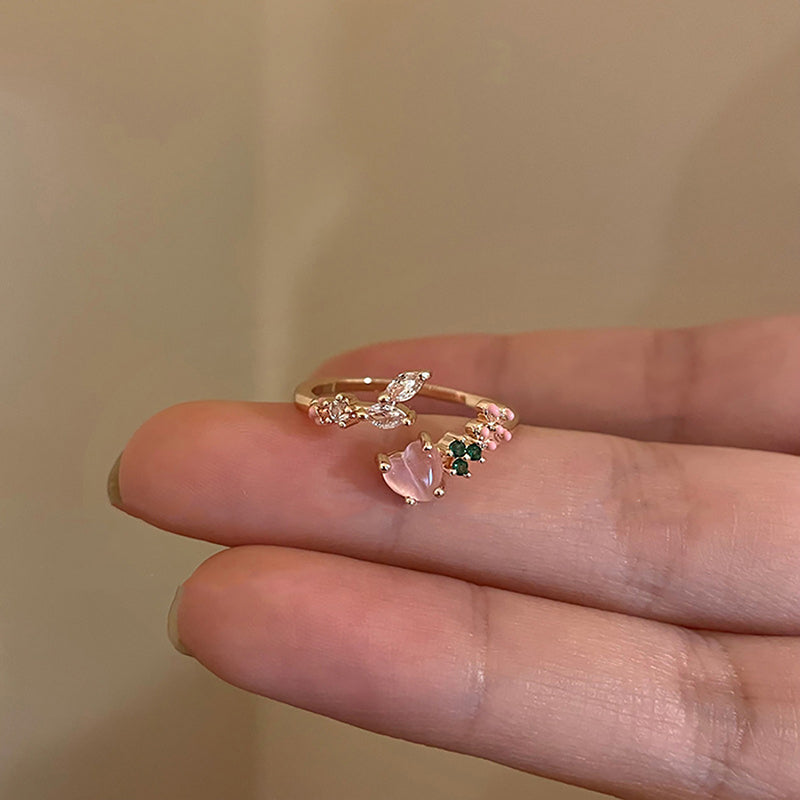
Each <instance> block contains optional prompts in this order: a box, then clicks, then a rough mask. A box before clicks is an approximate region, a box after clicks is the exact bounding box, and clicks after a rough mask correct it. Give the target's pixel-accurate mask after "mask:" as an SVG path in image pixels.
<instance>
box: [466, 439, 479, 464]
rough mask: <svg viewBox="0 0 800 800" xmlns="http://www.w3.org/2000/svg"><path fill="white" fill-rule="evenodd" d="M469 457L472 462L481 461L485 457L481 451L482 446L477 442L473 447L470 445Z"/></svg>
mask: <svg viewBox="0 0 800 800" xmlns="http://www.w3.org/2000/svg"><path fill="white" fill-rule="evenodd" d="M467 455H468V456H469V457H470V459H471V460H472V461H480V460H481V457H482V455H483V450H481V446H480V445H479V444H478V443H477V442H473V443H472V444H471V445H469V447H467Z"/></svg>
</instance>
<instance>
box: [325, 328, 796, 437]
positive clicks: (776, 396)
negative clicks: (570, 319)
mask: <svg viewBox="0 0 800 800" xmlns="http://www.w3.org/2000/svg"><path fill="white" fill-rule="evenodd" d="M410 369H426V370H429V371H430V372H431V373H432V374H433V382H435V383H437V384H440V385H444V386H452V387H454V388H458V389H463V390H466V391H471V392H476V393H478V394H483V395H485V396H486V397H496V398H498V399H499V400H502V401H503V402H505V403H508V404H509V405H511V406H513V407H515V408H517V409H518V410H519V411H520V413H521V418H522V420H523V421H524V422H527V423H528V424H531V425H537V426H540V427H547V428H566V429H573V430H591V431H602V432H605V433H612V434H616V435H619V436H626V437H630V438H634V439H644V440H653V441H669V442H685V443H695V444H714V445H725V446H734V447H747V448H752V449H760V450H775V451H782V452H789V453H798V452H800V317H798V316H794V317H778V318H771V319H757V320H744V321H738V322H728V323H723V324H717V325H707V326H702V327H693V328H680V329H664V330H659V329H645V328H619V329H603V330H582V331H536V332H532V333H520V334H513V335H496V334H463V335H453V336H433V337H428V338H424V339H410V340H405V341H393V342H381V343H379V344H374V345H370V346H368V347H364V348H361V349H358V350H354V351H351V352H349V353H345V354H343V355H340V356H336V357H335V358H333V359H331V360H329V361H327V362H326V363H325V364H323V365H322V366H321V367H320V368H319V369H318V370H317V374H319V375H325V376H338V375H341V376H348V377H359V376H362V375H369V376H372V377H392V376H393V375H394V374H396V373H397V372H400V371H403V370H410ZM419 402H420V404H421V407H425V408H426V409H427V410H435V411H441V410H442V407H441V406H437V405H435V404H434V403H431V402H428V403H427V404H425V403H424V401H422V399H421V398H420V401H419ZM447 413H450V412H447Z"/></svg>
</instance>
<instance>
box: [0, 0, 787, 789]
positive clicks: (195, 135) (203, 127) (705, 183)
mask: <svg viewBox="0 0 800 800" xmlns="http://www.w3.org/2000/svg"><path fill="white" fill-rule="evenodd" d="M799 81H800V6H798V4H797V3H796V2H795V0H768V1H765V0H746V1H745V0H701V2H698V1H697V0H671V1H670V2H666V1H664V2H647V1H646V0H608V1H607V2H603V3H597V2H576V1H575V0H526V2H518V1H517V0H492V2H478V0H439V1H438V2H435V1H432V0H431V1H426V2H422V1H420V2H411V1H410V0H403V1H402V2H400V1H398V0H383V1H376V0H371V1H370V2H367V0H348V1H342V2H338V3H337V2H332V1H331V0H309V1H308V2H298V0H225V2H222V0H159V2H124V0H123V1H122V2H116V3H109V2H107V1H106V2H101V0H49V1H45V2H35V3H34V2H31V1H30V0H2V2H0V288H1V289H2V291H0V331H2V342H3V346H2V347H1V348H0V359H1V360H2V361H1V363H0V386H1V387H2V394H1V395H0V421H1V423H2V451H1V452H2V458H0V478H1V479H2V484H1V488H0V525H2V551H1V554H0V797H1V798H3V800H51V798H52V799H55V798H58V800H78V799H80V800H87V798H88V799H89V800H93V799H94V798H102V799H103V800H105V798H112V797H113V798H115V800H133V799H134V798H136V799H137V800H138V799H139V798H148V799H149V800H161V798H165V799H166V798H170V799H173V798H192V800H211V799H212V798H214V799H215V800H216V799H217V798H220V797H227V798H241V799H242V800H306V799H311V798H313V799H314V800H317V799H318V798H325V799H326V800H345V799H347V800H360V799H361V798H381V799H382V800H384V799H386V800H395V799H397V800H406V799H407V798H425V799H427V798H432V799H433V800H456V799H457V800H488V799H489V798H508V799H509V800H514V798H574V799H575V800H578V798H589V797H596V796H598V795H593V794H591V793H589V792H586V791H582V790H578V789H571V788H567V787H562V786H560V785H557V784H555V783H551V782H548V781H544V780H541V779H538V778H534V777H531V776H527V775H523V774H520V773H515V772H513V771H511V770H508V769H505V768H501V767H498V766H495V765H492V764H488V763H485V762H482V761H479V760H477V759H471V758H467V757H462V756H457V755H453V754H448V753H443V752H438V751H434V750H430V749H426V748H422V747H418V746H415V745H411V744H407V743H404V742H395V741H391V740H388V739H385V738H382V737H379V736H375V735H372V734H369V733H366V732H363V731H358V730H355V729H351V728H348V727H346V726H344V725H341V724H338V723H334V722H331V721H328V720H325V719H322V718H318V717H315V716H314V715H311V714H308V713H305V712H301V711H296V710H294V709H291V708H288V707H285V706H280V705H278V704H276V703H272V702H270V701H267V700H262V699H258V698H252V697H250V696H247V695H245V694H244V693H243V692H240V691H237V690H235V689H232V688H230V687H228V686H226V685H224V684H222V683H221V682H220V681H218V680H217V679H216V678H214V677H213V676H211V675H210V674H206V673H205V672H204V671H203V670H202V668H200V667H199V665H198V664H196V663H195V662H193V661H192V660H191V659H187V658H182V657H180V656H178V655H176V654H175V653H174V652H173V651H172V649H171V647H170V645H169V644H168V642H167V639H166V636H165V634H164V615H165V613H166V610H167V606H168V604H169V601H170V599H171V596H172V593H173V591H174V588H175V586H177V584H179V583H180V582H181V581H182V580H183V579H184V578H185V577H186V576H187V575H188V574H189V573H190V572H191V571H192V569H193V568H194V566H195V565H196V564H197V563H198V562H200V561H201V560H202V559H203V558H205V557H206V555H207V554H209V553H210V552H211V551H212V548H210V547H208V546H204V545H202V544H199V543H196V542H190V541H184V540H180V539H178V538H177V537H173V536H169V535H167V534H164V533H162V532H160V531H156V530H154V529H150V528H148V527H146V526H145V525H143V524H140V523H138V522H136V521H134V520H131V519H127V518H125V517H123V516H122V515H121V514H119V513H114V512H112V510H111V509H110V508H108V507H107V505H106V502H105V487H104V482H105V476H106V472H107V470H108V468H109V467H110V465H111V463H112V462H113V460H114V458H115V457H116V455H117V453H118V451H119V450H120V449H121V447H122V446H123V445H124V443H125V441H126V439H127V437H128V435H129V434H130V433H131V432H132V431H133V429H134V428H135V427H136V426H137V425H138V424H139V423H140V422H141V421H143V420H144V419H145V418H146V417H148V416H149V415H150V414H152V413H153V412H155V411H156V410H158V409H160V408H162V407H164V406H166V405H169V404H172V403H175V402H178V401H181V400H185V399H189V398H197V397H210V396H217V397H232V398H233V397H242V398H253V399H254V398H267V399H280V398H287V397H289V391H290V390H291V388H292V386H293V385H294V383H295V382H296V381H298V380H299V379H301V378H302V377H304V376H305V375H306V373H307V372H308V371H309V370H310V368H311V367H312V366H313V365H314V364H315V363H316V362H318V361H319V360H321V359H323V358H324V357H326V356H328V355H330V354H331V353H333V352H335V351H337V350H339V349H341V348H345V347H353V346H357V345H359V344H362V343H365V342H369V341H373V340H375V339H379V338H388V337H404V336H414V335H420V334H426V333H436V332H444V331H459V330H476V329H480V330H493V331H509V330H520V329H526V328H539V327H547V326H559V327H573V326H590V325H620V324H658V325H661V324H683V323H691V322H702V321H710V320H716V319H721V318H725V317H732V316H739V315H747V314H766V313H772V312H784V311H797V310H798V308H799V307H800V268H799V264H800V226H798V220H800V216H798V212H799V211H800V158H799V157H798V156H800V153H799V152H798V150H799V149H800V95H799V93H798V89H799V88H800V87H799Z"/></svg>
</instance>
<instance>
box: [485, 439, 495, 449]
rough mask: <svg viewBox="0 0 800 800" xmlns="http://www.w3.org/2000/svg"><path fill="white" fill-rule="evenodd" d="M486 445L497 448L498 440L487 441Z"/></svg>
mask: <svg viewBox="0 0 800 800" xmlns="http://www.w3.org/2000/svg"><path fill="white" fill-rule="evenodd" d="M486 446H487V447H488V448H489V449H490V450H497V442H492V441H489V442H486Z"/></svg>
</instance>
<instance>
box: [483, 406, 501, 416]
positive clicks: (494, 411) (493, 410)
mask: <svg viewBox="0 0 800 800" xmlns="http://www.w3.org/2000/svg"><path fill="white" fill-rule="evenodd" d="M486 410H487V411H488V412H489V414H490V415H491V416H493V417H499V416H500V409H499V408H498V407H497V404H496V403H489V405H488V406H486Z"/></svg>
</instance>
